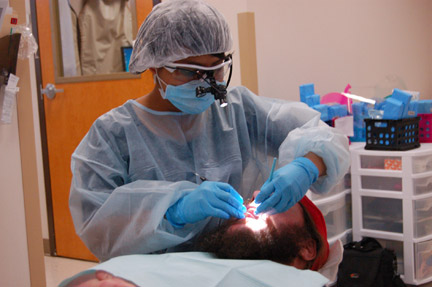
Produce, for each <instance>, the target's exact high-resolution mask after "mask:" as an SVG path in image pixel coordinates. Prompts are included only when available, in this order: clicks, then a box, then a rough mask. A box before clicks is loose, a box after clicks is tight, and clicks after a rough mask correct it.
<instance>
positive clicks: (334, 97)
mask: <svg viewBox="0 0 432 287" xmlns="http://www.w3.org/2000/svg"><path fill="white" fill-rule="evenodd" d="M350 89H351V85H350V84H348V85H347V86H346V87H345V90H344V93H346V94H350ZM320 103H321V104H341V105H345V106H347V109H348V112H349V113H350V114H351V113H352V109H351V105H352V99H350V98H347V97H345V96H344V95H342V94H341V93H328V94H326V95H324V96H322V97H321V102H320Z"/></svg>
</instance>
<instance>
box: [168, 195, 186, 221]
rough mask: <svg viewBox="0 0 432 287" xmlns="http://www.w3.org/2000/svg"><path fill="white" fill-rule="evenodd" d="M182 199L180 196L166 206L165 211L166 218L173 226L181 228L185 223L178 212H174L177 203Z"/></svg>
mask: <svg viewBox="0 0 432 287" xmlns="http://www.w3.org/2000/svg"><path fill="white" fill-rule="evenodd" d="M182 200H183V198H181V199H180V200H179V201H177V202H176V203H174V204H173V205H171V207H170V208H168V210H167V212H166V213H165V217H166V219H167V220H168V222H169V223H171V225H172V226H174V227H175V228H183V227H184V226H185V223H184V221H183V220H182V218H181V216H180V215H179V214H178V212H176V210H177V208H178V205H179V203H180V201H182Z"/></svg>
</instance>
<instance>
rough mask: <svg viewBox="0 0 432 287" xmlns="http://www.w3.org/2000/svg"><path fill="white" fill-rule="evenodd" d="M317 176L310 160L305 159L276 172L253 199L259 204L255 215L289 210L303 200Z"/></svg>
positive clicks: (294, 161)
mask: <svg viewBox="0 0 432 287" xmlns="http://www.w3.org/2000/svg"><path fill="white" fill-rule="evenodd" d="M318 176H319V171H318V168H317V167H316V166H315V164H314V163H313V162H312V161H311V160H309V159H307V158H305V157H298V158H296V159H295V160H293V161H292V162H291V163H289V164H287V165H285V166H283V167H281V168H279V169H278V170H276V171H275V173H274V174H273V179H272V180H271V181H266V182H265V183H264V184H263V186H262V187H261V191H260V193H258V195H257V196H256V198H255V202H256V203H261V204H260V205H259V206H258V207H257V209H256V211H255V213H256V214H258V213H261V212H266V211H271V212H276V213H279V212H284V211H286V210H288V209H290V208H291V207H292V206H293V205H294V204H296V203H297V202H298V201H300V200H301V199H302V198H303V196H304V195H305V194H306V192H307V191H308V189H309V187H310V186H311V184H312V183H314V182H315V181H316V180H317V178H318Z"/></svg>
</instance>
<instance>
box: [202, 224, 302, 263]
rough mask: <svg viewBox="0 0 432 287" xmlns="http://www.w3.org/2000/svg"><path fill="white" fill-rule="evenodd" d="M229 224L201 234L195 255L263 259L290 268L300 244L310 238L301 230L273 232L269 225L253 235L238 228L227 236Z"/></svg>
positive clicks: (247, 230)
mask: <svg viewBox="0 0 432 287" xmlns="http://www.w3.org/2000/svg"><path fill="white" fill-rule="evenodd" d="M228 228H229V224H226V225H223V226H221V227H220V228H218V229H216V230H214V231H212V232H210V233H207V234H205V235H204V236H202V237H201V238H200V239H199V240H198V244H197V248H198V250H199V251H204V252H210V253H214V254H215V255H216V257H218V258H225V259H267V260H272V261H275V262H278V263H282V264H290V263H291V262H292V261H293V259H294V258H296V257H297V255H298V253H299V251H300V249H301V247H302V244H303V243H304V242H306V240H307V239H309V238H310V235H309V234H308V232H307V230H306V229H305V228H304V227H300V226H293V227H292V228H290V229H287V230H284V231H282V232H281V231H276V229H275V228H274V226H273V225H271V224H269V225H268V228H266V229H264V230H261V231H258V232H254V231H252V230H250V229H248V228H242V229H241V230H237V232H231V233H227V232H226V231H227V229H228Z"/></svg>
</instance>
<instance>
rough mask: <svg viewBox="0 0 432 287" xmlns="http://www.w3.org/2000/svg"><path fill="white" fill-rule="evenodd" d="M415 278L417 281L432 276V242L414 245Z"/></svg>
mask: <svg viewBox="0 0 432 287" xmlns="http://www.w3.org/2000/svg"><path fill="white" fill-rule="evenodd" d="M414 252H415V265H416V266H415V267H416V268H415V277H416V279H417V280H421V279H424V278H428V277H431V276H432V240H429V241H425V242H419V243H416V244H414Z"/></svg>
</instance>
